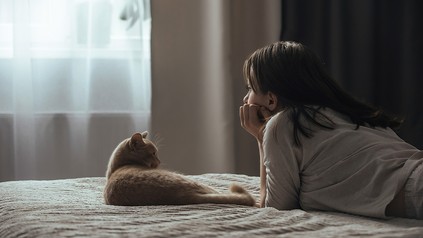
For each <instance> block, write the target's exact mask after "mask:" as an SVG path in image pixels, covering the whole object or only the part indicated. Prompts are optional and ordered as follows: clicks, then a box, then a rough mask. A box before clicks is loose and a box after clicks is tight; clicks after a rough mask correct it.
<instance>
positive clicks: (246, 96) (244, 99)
mask: <svg viewBox="0 0 423 238" xmlns="http://www.w3.org/2000/svg"><path fill="white" fill-rule="evenodd" d="M242 101H243V102H244V103H245V104H247V102H248V93H247V94H246V95H245V96H244V98H243V99H242Z"/></svg>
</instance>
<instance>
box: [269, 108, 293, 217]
mask: <svg viewBox="0 0 423 238" xmlns="http://www.w3.org/2000/svg"><path fill="white" fill-rule="evenodd" d="M292 137H293V133H292V123H291V122H289V120H288V118H287V115H286V113H284V112H280V113H278V114H276V115H275V116H274V117H272V118H271V119H270V120H269V121H268V123H267V125H266V128H265V131H264V136H263V150H264V165H265V166H266V173H267V176H266V180H267V181H266V188H267V195H266V203H265V204H266V207H274V208H276V209H279V210H291V209H296V208H300V205H299V189H300V174H299V165H298V160H297V159H298V158H296V156H295V154H296V153H295V150H296V149H297V148H295V147H294V146H293V138H292Z"/></svg>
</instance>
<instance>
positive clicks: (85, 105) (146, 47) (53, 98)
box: [0, 0, 151, 181]
mask: <svg viewBox="0 0 423 238" xmlns="http://www.w3.org/2000/svg"><path fill="white" fill-rule="evenodd" d="M0 8H1V9H2V10H1V11H0V35H2V36H3V37H2V40H0V91H1V93H2V94H3V95H2V96H0V97H1V99H5V100H0V132H1V137H0V181H4V180H18V179H52V178H69V177H81V176H104V173H105V171H106V166H107V162H108V159H109V156H110V154H111V152H112V151H113V149H114V148H115V146H116V145H117V144H118V143H119V142H120V141H121V140H123V139H124V138H127V137H130V136H131V135H132V133H134V132H137V131H144V130H148V129H149V120H150V107H151V105H150V104H151V103H150V101H151V82H150V81H151V69H150V68H151V64H150V29H151V19H150V15H149V12H150V8H149V0H127V1H122V0H78V1H76V0H73V1H69V0H15V1H9V0H2V1H0ZM128 8H129V9H131V11H132V15H131V16H128V17H127V20H126V21H123V20H121V19H120V14H121V13H122V12H125V9H128ZM4 9H6V10H4ZM10 13H12V14H10ZM145 13H148V14H145ZM134 19H135V20H134ZM132 20H134V21H132Z"/></svg>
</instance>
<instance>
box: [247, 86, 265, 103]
mask: <svg viewBox="0 0 423 238" xmlns="http://www.w3.org/2000/svg"><path fill="white" fill-rule="evenodd" d="M247 90H248V92H247V94H246V95H245V97H244V99H243V102H244V104H255V105H259V106H264V107H266V108H267V101H268V98H267V96H266V94H264V93H261V92H254V90H253V89H252V88H251V86H250V85H248V86H247Z"/></svg>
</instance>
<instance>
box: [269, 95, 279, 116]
mask: <svg viewBox="0 0 423 238" xmlns="http://www.w3.org/2000/svg"><path fill="white" fill-rule="evenodd" d="M277 107H278V97H277V96H276V94H274V93H272V92H268V93H267V108H268V109H269V111H271V112H273V111H275V110H276V109H277Z"/></svg>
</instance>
